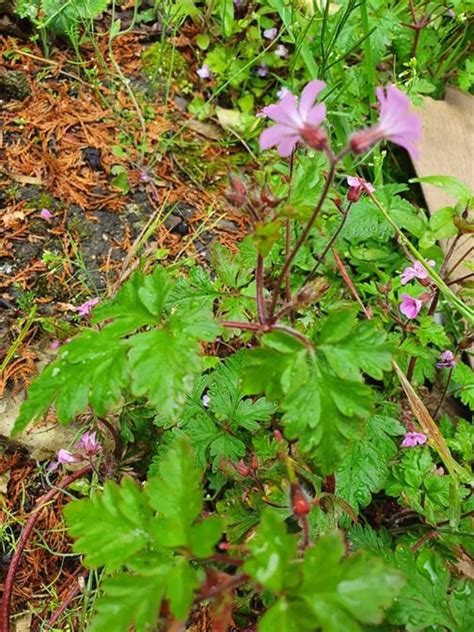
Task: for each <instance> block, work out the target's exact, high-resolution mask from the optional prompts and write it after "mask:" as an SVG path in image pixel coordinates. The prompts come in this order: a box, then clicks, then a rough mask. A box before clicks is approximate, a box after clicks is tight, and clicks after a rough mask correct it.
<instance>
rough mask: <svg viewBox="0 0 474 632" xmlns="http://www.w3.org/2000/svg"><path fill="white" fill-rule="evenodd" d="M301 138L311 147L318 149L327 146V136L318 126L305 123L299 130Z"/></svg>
mask: <svg viewBox="0 0 474 632" xmlns="http://www.w3.org/2000/svg"><path fill="white" fill-rule="evenodd" d="M301 138H302V139H303V140H304V142H305V143H306V144H307V145H308V147H311V149H316V150H317V151H320V150H324V149H327V147H328V137H327V136H326V132H325V131H324V130H323V129H321V128H320V127H314V126H313V125H305V126H304V127H303V128H302V130H301Z"/></svg>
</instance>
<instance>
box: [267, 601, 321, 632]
mask: <svg viewBox="0 0 474 632" xmlns="http://www.w3.org/2000/svg"><path fill="white" fill-rule="evenodd" d="M257 630H258V632H277V630H284V631H285V632H306V631H308V632H314V630H315V628H314V616H313V614H312V612H311V610H310V609H309V608H308V607H307V606H306V604H303V603H300V602H295V601H290V600H288V598H286V597H281V598H280V599H278V601H277V602H276V603H275V604H274V605H273V606H272V607H271V608H269V609H268V610H267V611H266V612H265V614H264V615H263V617H262V618H261V619H260V620H259V622H258V627H257Z"/></svg>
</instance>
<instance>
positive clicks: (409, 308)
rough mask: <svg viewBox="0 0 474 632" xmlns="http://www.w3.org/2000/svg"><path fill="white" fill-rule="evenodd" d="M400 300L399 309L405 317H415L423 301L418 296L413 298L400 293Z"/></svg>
mask: <svg viewBox="0 0 474 632" xmlns="http://www.w3.org/2000/svg"><path fill="white" fill-rule="evenodd" d="M401 299H402V302H401V303H400V311H401V313H402V314H404V316H406V317H407V318H416V317H417V316H418V314H419V313H420V310H421V308H422V307H423V301H421V300H420V299H419V298H414V297H413V296H410V295H409V294H402V295H401Z"/></svg>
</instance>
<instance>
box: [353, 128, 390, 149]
mask: <svg viewBox="0 0 474 632" xmlns="http://www.w3.org/2000/svg"><path fill="white" fill-rule="evenodd" d="M382 139H383V134H382V132H381V130H379V129H378V127H377V125H374V126H373V127H368V128H367V129H363V130H361V131H360V132H356V133H355V134H352V136H351V137H350V138H349V147H350V148H351V151H353V152H354V153H355V154H363V153H364V152H366V151H367V150H368V149H370V148H371V147H372V145H375V143H378V142H379V141H380V140H382Z"/></svg>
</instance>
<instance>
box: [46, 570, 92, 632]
mask: <svg viewBox="0 0 474 632" xmlns="http://www.w3.org/2000/svg"><path fill="white" fill-rule="evenodd" d="M88 574H89V571H86V570H84V571H82V573H80V575H79V576H78V577H76V578H75V580H76V583H75V585H74V586H73V587H72V588H71V590H70V591H69V592H68V593H67V595H66V596H65V597H64V599H63V601H62V603H61V605H60V606H59V608H58V609H57V610H56V611H55V612H53V614H52V615H51V617H50V618H49V619H48V621H46V623H45V624H44V629H45V630H48V629H51V628H52V627H53V626H54V624H55V623H56V621H57V620H58V619H59V618H60V617H61V616H62V615H63V614H64V612H65V611H66V610H67V608H68V607H69V605H70V604H71V602H72V601H73V599H74V598H75V597H76V596H77V594H78V593H80V592H81V582H80V578H84V579H85V578H86V577H87V576H88Z"/></svg>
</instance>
